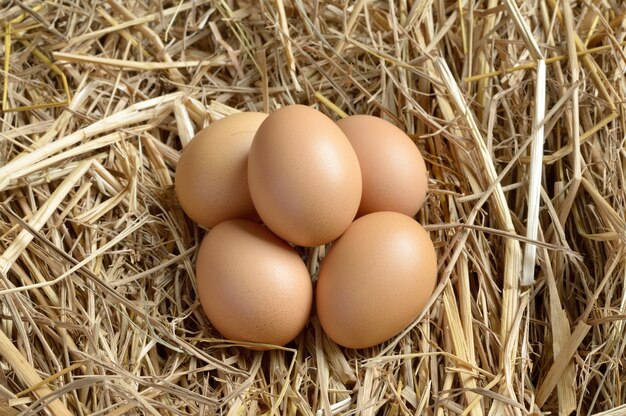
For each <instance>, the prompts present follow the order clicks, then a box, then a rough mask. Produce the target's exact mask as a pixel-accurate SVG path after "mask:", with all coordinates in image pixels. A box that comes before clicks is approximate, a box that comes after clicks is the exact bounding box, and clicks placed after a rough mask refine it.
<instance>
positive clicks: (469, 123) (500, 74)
mask: <svg viewBox="0 0 626 416" xmlns="http://www.w3.org/2000/svg"><path fill="white" fill-rule="evenodd" d="M0 7H1V9H0V22H4V26H3V28H2V29H0V30H2V31H3V36H2V37H3V39H4V47H3V52H2V61H3V63H4V65H3V70H2V72H1V74H2V79H3V87H2V110H3V111H2V117H1V119H0V414H2V415H3V416H4V415H10V416H13V415H17V414H22V415H34V414H42V415H43V414H47V415H54V416H63V415H108V416H113V415H143V414H149V415H199V414H207V415H208V414H224V415H241V414H251V415H253V414H280V415H300V414H301V415H318V414H327V415H330V414H360V415H403V414H415V415H447V414H450V415H457V414H458V415H472V416H480V415H487V414H490V415H491V414H493V415H501V414H507V415H519V416H521V415H527V414H540V413H541V412H546V413H551V414H557V413H558V414H559V415H568V414H570V413H573V412H575V413H576V414H580V415H583V414H584V415H592V414H593V415H618V414H625V412H626V405H624V404H623V403H624V402H625V401H626V400H625V399H624V398H625V397H626V385H625V383H624V373H623V367H624V364H625V362H624V350H625V348H626V337H625V335H626V334H625V330H626V327H625V325H624V320H625V316H626V286H625V285H624V280H625V278H626V255H625V253H624V243H625V242H626V234H625V230H626V227H625V225H626V223H625V218H624V213H625V206H626V192H625V189H626V184H625V183H624V182H625V174H624V167H625V166H626V151H625V148H626V147H625V143H624V137H626V130H625V128H624V126H625V124H624V122H625V120H624V106H623V101H624V96H625V95H626V84H625V82H624V76H623V70H624V67H625V65H626V55H625V53H624V48H623V45H624V40H625V37H626V36H625V35H626V31H625V30H624V27H625V23H624V18H625V17H626V8H625V6H624V4H623V3H622V2H619V1H617V0H606V1H602V2H588V1H580V0H578V1H577V0H562V1H560V2H557V1H556V0H544V1H539V2H531V1H526V0H523V1H521V2H520V1H518V2H515V1H513V0H506V1H503V2H497V1H492V0H489V1H469V2H468V1H449V0H436V1H412V0H402V1H398V2H393V1H390V2H387V1H378V0H375V1H374V0H373V1H365V0H359V1H355V2H345V1H324V2H305V1H302V0H293V1H283V0H275V1H270V0H262V1H258V2H257V1H252V0H250V1H235V0H212V1H211V0H180V1H169V0H159V1H157V0H145V1H141V2H136V1H121V0H107V1H105V2H102V3H97V2H96V3H94V2H91V1H87V0H75V1H61V0H49V1H46V2H42V1H39V0H37V1H35V0H21V1H18V0H14V1H5V2H3V3H2V5H1V6H0ZM290 103H299V104H305V105H309V106H312V107H315V108H318V109H319V110H320V111H322V112H324V113H326V114H327V115H329V116H330V117H332V118H334V119H337V118H339V117H342V116H344V115H345V114H373V115H376V116H379V117H383V118H385V119H387V120H389V121H390V122H392V123H394V124H396V125H397V126H399V127H401V128H402V129H404V130H405V131H406V132H407V133H408V134H409V135H410V136H411V137H412V139H414V140H415V142H416V144H417V146H419V148H420V150H421V151H422V153H423V155H424V157H425V160H426V163H427V167H428V169H429V178H430V179H429V187H430V193H429V197H428V200H427V202H426V205H425V207H424V208H423V209H422V210H421V211H420V213H419V214H418V216H417V219H418V220H419V221H420V222H421V223H422V224H425V225H426V226H427V229H428V230H429V232H430V235H431V238H432V239H433V241H434V242H435V246H436V248H437V252H438V257H439V283H438V286H437V288H436V290H435V293H434V294H433V296H432V297H431V300H430V302H429V304H428V307H427V309H426V310H425V311H424V313H423V314H422V316H420V317H419V319H417V320H416V321H415V322H414V323H413V324H412V325H410V327H408V328H407V329H406V330H405V331H403V332H402V333H401V334H399V335H398V336H397V337H395V338H393V339H392V340H390V341H388V342H386V343H384V344H382V345H380V346H377V347H374V348H369V349H365V350H350V349H343V348H340V347H338V346H337V345H335V344H334V343H332V342H331V341H330V340H329V339H328V338H327V337H326V336H325V335H324V333H323V331H321V329H320V327H319V324H318V323H317V321H316V320H315V318H314V317H313V318H312V319H311V321H310V322H309V323H308V324H307V327H306V328H305V330H304V331H303V332H302V334H301V335H300V336H299V337H298V338H297V339H296V340H295V341H294V342H292V343H291V344H289V345H287V347H285V348H277V349H273V350H270V351H264V352H262V351H253V350H250V349H247V348H245V347H243V346H241V345H238V344H237V343H233V342H230V341H227V340H224V339H222V338H220V335H219V333H217V332H216V331H215V330H214V329H213V328H212V327H211V326H210V324H209V322H208V321H207V319H206V318H205V317H204V315H203V314H202V311H201V308H200V306H199V303H198V301H197V298H196V293H195V277H194V262H195V256H196V249H197V247H198V243H199V241H200V240H201V238H202V236H203V235H204V234H205V232H206V230H203V229H201V228H199V227H197V226H196V225H195V224H193V223H192V222H191V221H190V220H189V219H187V218H186V217H185V215H184V214H183V212H182V211H181V209H180V207H179V205H178V203H177V201H176V199H175V196H174V192H173V185H172V183H173V174H174V169H175V166H176V162H177V159H178V156H179V153H180V149H181V148H182V147H183V146H184V145H185V144H186V143H187V142H188V141H189V140H190V139H191V138H192V137H193V135H194V134H195V132H197V131H198V130H199V129H201V128H203V127H204V126H206V125H207V124H208V123H211V122H212V121H213V120H217V119H219V118H221V117H224V116H226V115H228V114H231V113H233V112H237V111H272V110H274V109H276V108H278V107H280V106H282V105H286V104H290ZM544 139H545V140H544ZM312 267H313V268H315V267H317V266H316V265H315V264H313V265H312Z"/></svg>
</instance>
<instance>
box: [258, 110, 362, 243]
mask: <svg viewBox="0 0 626 416" xmlns="http://www.w3.org/2000/svg"><path fill="white" fill-rule="evenodd" d="M248 184H249V187H250V195H251V196H252V201H253V203H254V206H255V207H256V209H257V212H258V213H259V216H260V217H261V219H262V220H263V222H264V223H265V224H266V225H267V226H268V227H269V228H270V229H271V230H272V231H273V232H274V233H276V234H277V235H278V236H280V237H281V238H283V239H285V240H287V241H290V242H292V243H294V244H296V245H300V246H309V247H310V246H317V245H321V244H325V243H328V242H329V241H332V240H334V239H336V238H337V237H339V236H340V235H341V234H342V233H343V232H344V231H345V230H346V229H347V228H348V226H349V225H350V223H351V222H352V220H353V219H354V217H355V215H356V212H357V210H358V208H359V203H360V201H361V186H362V183H361V170H360V167H359V161H358V159H357V156H356V154H355V152H354V150H353V149H352V146H351V145H350V142H349V141H348V139H347V138H346V136H345V135H344V134H343V132H342V131H341V129H340V128H339V127H338V126H337V125H336V124H335V123H334V122H333V121H332V120H331V119H330V118H328V117H327V116H325V115H324V114H322V113H321V112H319V111H317V110H315V109H313V108H310V107H306V106H303V105H289V106H285V107H282V108H281V109H279V110H276V111H274V112H273V113H271V114H270V115H269V116H268V117H267V118H266V119H265V121H263V123H262V124H261V126H260V127H259V129H258V131H257V133H256V135H255V137H254V141H253V142H252V147H251V148H250V155H249V157H248Z"/></svg>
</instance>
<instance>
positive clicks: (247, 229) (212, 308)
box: [196, 220, 313, 345]
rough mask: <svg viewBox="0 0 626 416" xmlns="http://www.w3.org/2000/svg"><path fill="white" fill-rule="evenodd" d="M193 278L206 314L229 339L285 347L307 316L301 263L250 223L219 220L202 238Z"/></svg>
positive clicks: (308, 294) (308, 287)
mask: <svg viewBox="0 0 626 416" xmlns="http://www.w3.org/2000/svg"><path fill="white" fill-rule="evenodd" d="M196 281H197V290H198V297H199V299H200V303H201V305H202V309H203V310H204V312H205V314H206V316H207V317H208V318H209V321H211V323H212V324H213V326H214V327H215V328H216V329H217V330H218V331H219V332H220V333H221V334H222V335H223V336H224V337H226V338H228V339H230V340H234V341H247V342H259V343H265V344H272V345H285V344H287V343H288V342H289V341H291V340H293V339H294V338H295V337H296V336H297V335H298V334H299V333H300V331H302V329H303V328H304V326H305V324H306V322H307V320H308V318H309V314H310V311H311V304H312V294H313V289H312V284H311V278H310V276H309V273H308V270H307V268H306V266H305V264H304V262H303V261H302V259H301V258H300V256H299V255H298V254H297V253H296V251H295V250H294V249H293V248H292V247H291V246H290V245H289V244H287V243H286V242H285V241H283V240H281V239H280V238H278V237H277V236H275V235H274V234H272V233H271V232H270V231H269V230H268V229H267V228H265V227H263V226H262V225H260V224H256V223H254V222H251V221H246V220H229V221H225V222H222V223H220V224H218V225H217V226H216V227H214V228H213V229H212V230H211V231H210V232H209V233H208V234H207V235H206V236H205V237H204V239H203V240H202V244H201V245H200V249H199V251H198V260H197V263H196Z"/></svg>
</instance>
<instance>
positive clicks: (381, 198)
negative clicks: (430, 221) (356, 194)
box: [337, 115, 428, 217]
mask: <svg viewBox="0 0 626 416" xmlns="http://www.w3.org/2000/svg"><path fill="white" fill-rule="evenodd" d="M337 125H338V126H339V127H340V128H341V130H342V131H343V132H344V133H345V135H346V137H348V140H349V141H350V143H351V144H352V147H353V148H354V151H355V152H356V155H357V157H358V158H359V165H360V166H361V175H362V177H363V195H362V197H361V204H360V206H359V212H358V214H357V216H361V215H365V214H369V213H371V212H377V211H395V212H400V213H403V214H406V215H409V216H411V217H412V216H414V215H415V214H416V213H417V212H418V211H419V209H420V208H421V207H422V205H424V200H425V199H426V192H427V191H428V174H427V171H426V164H425V163H424V159H423V157H422V154H421V153H420V151H419V149H418V148H417V146H416V145H415V143H413V141H412V140H411V138H410V137H409V136H407V135H406V133H405V132H403V131H402V130H400V129H399V128H398V127H396V126H395V125H393V124H391V123H390V122H388V121H386V120H383V119H382V118H378V117H374V116H369V115H354V116H349V117H346V118H343V119H341V120H339V121H337Z"/></svg>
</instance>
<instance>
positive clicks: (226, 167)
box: [174, 112, 267, 228]
mask: <svg viewBox="0 0 626 416" xmlns="http://www.w3.org/2000/svg"><path fill="white" fill-rule="evenodd" d="M266 117H267V114H265V113H254V112H250V113H238V114H233V115H229V116H226V117H225V118H223V119H220V120H218V121H215V122H213V123H211V124H209V126H208V127H206V128H204V129H203V130H201V131H199V132H198V133H197V134H196V135H195V136H194V138H193V139H192V140H191V141H190V142H189V143H188V144H187V145H186V146H185V148H184V149H183V151H182V153H181V155H180V159H179V161H178V164H177V166H176V176H175V182H174V185H175V189H176V196H177V197H178V201H179V202H180V205H181V207H182V208H183V211H185V213H186V214H187V215H188V216H189V217H190V218H191V219H192V220H194V221H195V222H196V223H198V224H201V225H204V226H205V227H208V228H211V227H213V226H215V225H216V224H218V223H220V222H222V221H224V220H227V219H232V218H245V219H253V218H258V216H257V215H256V210H255V208H254V204H253V203H252V199H251V197H250V192H249V190H248V174H247V172H248V153H249V151H250V145H251V144H252V139H253V138H254V134H255V133H256V131H257V129H258V128H259V126H260V125H261V122H263V120H265V118H266Z"/></svg>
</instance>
